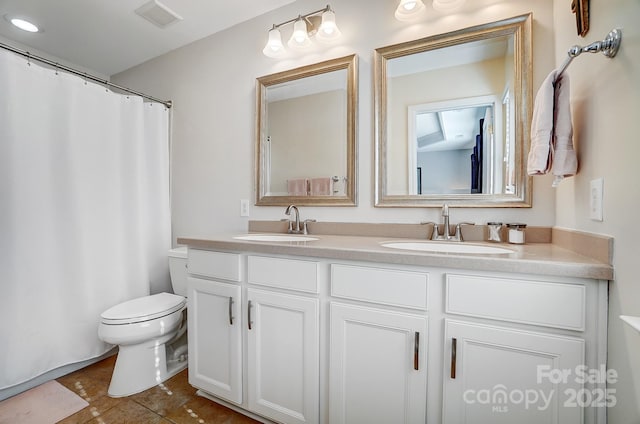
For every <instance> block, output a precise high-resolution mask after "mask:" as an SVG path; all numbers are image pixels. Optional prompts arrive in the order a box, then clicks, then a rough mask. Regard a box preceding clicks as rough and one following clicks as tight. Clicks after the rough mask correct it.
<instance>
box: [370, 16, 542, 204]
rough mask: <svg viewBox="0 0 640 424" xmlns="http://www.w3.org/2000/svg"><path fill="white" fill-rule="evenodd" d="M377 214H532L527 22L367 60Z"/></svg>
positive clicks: (400, 47) (405, 46)
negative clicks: (445, 210)
mask: <svg viewBox="0 0 640 424" xmlns="http://www.w3.org/2000/svg"><path fill="white" fill-rule="evenodd" d="M375 72H376V75H375V78H376V86H375V97H376V167H375V172H376V206H407V207H421V206H441V205H442V204H443V203H448V204H451V205H456V206H467V207H500V206H502V207H530V206H531V192H530V186H531V181H530V180H531V179H530V177H528V176H527V175H526V172H525V169H524V166H525V158H526V153H527V151H528V145H529V123H530V116H531V79H530V75H531V15H530V14H529V15H523V16H518V17H515V18H511V19H506V20H503V21H498V22H493V23H490V24H485V25H480V26H476V27H472V28H467V29H463V30H459V31H454V32H451V33H447V34H441V35H436V36H432V37H427V38H424V39H420V40H415V41H410V42H407V43H402V44H396V45H393V46H388V47H383V48H379V49H377V50H376V52H375Z"/></svg>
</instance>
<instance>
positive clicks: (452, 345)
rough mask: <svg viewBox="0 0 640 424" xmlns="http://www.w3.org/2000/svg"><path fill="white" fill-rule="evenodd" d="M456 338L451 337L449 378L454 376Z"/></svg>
mask: <svg viewBox="0 0 640 424" xmlns="http://www.w3.org/2000/svg"><path fill="white" fill-rule="evenodd" d="M457 345H458V340H457V339H456V338H455V337H453V338H451V378H453V379H455V378H456V350H457Z"/></svg>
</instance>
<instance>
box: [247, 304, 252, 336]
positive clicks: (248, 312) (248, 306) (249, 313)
mask: <svg viewBox="0 0 640 424" xmlns="http://www.w3.org/2000/svg"><path fill="white" fill-rule="evenodd" d="M247 321H248V325H249V330H251V301H249V303H247Z"/></svg>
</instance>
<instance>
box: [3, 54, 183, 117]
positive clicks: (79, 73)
mask: <svg viewBox="0 0 640 424" xmlns="http://www.w3.org/2000/svg"><path fill="white" fill-rule="evenodd" d="M0 47H2V48H3V49H5V50H9V51H11V52H13V53H17V54H19V55H21V56H24V57H26V58H27V59H28V60H31V59H33V60H37V61H38V62H42V63H46V64H47V65H49V66H53V67H55V68H56V69H61V70H63V71H65V72H69V73H71V74H74V75H77V76H80V77H83V78H85V79H89V80H91V81H94V82H97V83H99V84H104V85H106V86H107V87H113V88H116V89H118V90H121V91H124V92H125V93H129V94H134V95H136V96H140V97H142V98H145V99H147V100H151V101H152V102H157V103H161V104H163V105H165V106H166V107H167V108H168V109H170V108H171V106H172V103H171V100H160V99H157V98H155V97H153V96H149V95H147V94H144V93H141V92H139V91H135V90H132V89H130V88H127V87H123V86H121V85H118V84H114V83H112V82H109V81H108V80H105V79H102V78H98V77H96V76H95V75H91V74H88V73H86V72H82V71H78V70H77V69H73V68H70V67H68V66H65V65H61V64H59V63H58V62H54V61H52V60H49V59H46V58H44V57H40V56H37V55H34V54H31V53H29V52H28V51H25V50H20V49H17V48H15V47H12V46H9V45H7V44H4V43H0Z"/></svg>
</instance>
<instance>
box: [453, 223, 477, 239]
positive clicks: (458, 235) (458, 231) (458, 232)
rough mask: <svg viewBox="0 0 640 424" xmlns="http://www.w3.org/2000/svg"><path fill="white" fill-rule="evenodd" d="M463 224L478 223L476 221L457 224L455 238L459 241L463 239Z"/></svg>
mask: <svg viewBox="0 0 640 424" xmlns="http://www.w3.org/2000/svg"><path fill="white" fill-rule="evenodd" d="M463 225H476V223H475V222H460V223H458V224H457V225H456V235H455V236H454V238H455V239H456V240H458V241H462V226H463Z"/></svg>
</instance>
